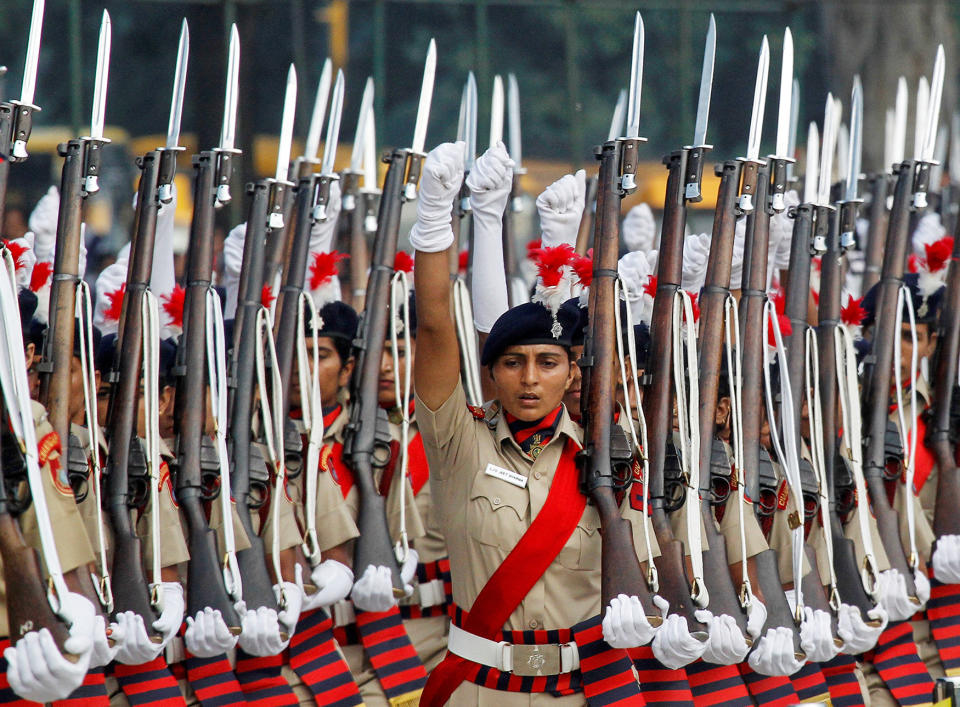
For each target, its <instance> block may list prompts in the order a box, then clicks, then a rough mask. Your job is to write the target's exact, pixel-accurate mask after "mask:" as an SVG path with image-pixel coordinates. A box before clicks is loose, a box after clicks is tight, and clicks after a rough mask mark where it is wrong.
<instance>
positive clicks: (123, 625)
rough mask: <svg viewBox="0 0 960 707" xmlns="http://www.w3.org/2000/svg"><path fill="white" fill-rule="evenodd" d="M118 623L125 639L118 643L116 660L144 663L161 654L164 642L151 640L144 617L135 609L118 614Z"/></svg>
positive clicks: (136, 663) (137, 663) (124, 662)
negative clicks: (134, 610)
mask: <svg viewBox="0 0 960 707" xmlns="http://www.w3.org/2000/svg"><path fill="white" fill-rule="evenodd" d="M116 624H117V626H119V627H120V633H121V634H122V636H123V641H122V642H118V643H117V656H116V661H117V662H118V663H123V664H124V665H143V664H144V663H149V662H150V661H151V660H153V659H154V658H156V657H157V656H158V655H160V653H161V651H163V644H162V643H154V642H153V641H152V640H150V635H149V634H148V633H147V627H146V625H145V624H144V623H143V617H142V616H140V615H139V614H136V613H134V612H133V611H123V612H120V613H119V614H117V616H116Z"/></svg>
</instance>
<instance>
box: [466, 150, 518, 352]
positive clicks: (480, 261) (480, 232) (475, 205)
mask: <svg viewBox="0 0 960 707" xmlns="http://www.w3.org/2000/svg"><path fill="white" fill-rule="evenodd" d="M512 184H513V160H511V159H510V155H508V154H507V150H506V148H505V147H504V146H503V143H502V142H498V143H497V144H496V145H494V146H493V147H491V148H490V149H489V150H487V151H486V152H485V153H483V155H481V156H480V157H479V158H478V159H477V161H476V164H474V166H473V169H471V170H470V174H469V175H467V186H468V187H469V188H470V206H471V208H472V209H473V277H474V280H475V281H476V282H482V283H483V287H474V288H473V289H472V291H471V293H470V294H471V297H472V299H473V321H474V324H475V325H476V327H477V330H478V331H482V332H484V333H487V332H489V331H490V329H491V327H493V324H494V322H496V321H497V319H498V318H499V316H500V315H501V314H503V313H504V312H506V311H507V302H508V298H507V280H506V275H505V274H504V268H503V212H504V209H506V207H507V201H509V199H510V187H511V185H512Z"/></svg>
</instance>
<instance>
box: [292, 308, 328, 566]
mask: <svg viewBox="0 0 960 707" xmlns="http://www.w3.org/2000/svg"><path fill="white" fill-rule="evenodd" d="M307 311H309V312H310V328H311V332H310V334H311V338H312V340H313V347H312V350H311V352H308V351H307V323H306V321H305V318H306V312H307ZM318 318H319V315H318V314H317V307H316V305H315V304H314V302H313V297H311V296H310V295H309V294H308V293H306V292H301V293H300V306H299V307H297V343H296V346H297V376H298V378H299V380H300V390H301V391H303V395H302V396H301V403H300V406H301V409H302V417H301V420H302V422H303V426H304V429H305V431H306V434H307V454H306V468H305V470H304V482H305V486H306V498H305V499H304V510H305V512H306V526H307V527H306V532H305V533H304V537H303V554H304V555H306V557H307V559H308V560H309V561H310V565H311V566H312V567H316V566H317V565H318V564H320V543H319V541H318V539H317V480H318V479H317V474H319V468H318V467H319V465H320V449H321V447H322V446H323V401H322V400H321V399H320V372H319V353H318V348H317V347H318V342H317V339H318V338H319V336H320V324H319V322H318V321H317V320H318Z"/></svg>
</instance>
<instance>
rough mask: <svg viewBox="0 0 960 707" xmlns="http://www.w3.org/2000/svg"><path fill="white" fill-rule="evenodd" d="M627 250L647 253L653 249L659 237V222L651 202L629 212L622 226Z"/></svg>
mask: <svg viewBox="0 0 960 707" xmlns="http://www.w3.org/2000/svg"><path fill="white" fill-rule="evenodd" d="M620 230H621V232H622V233H623V242H624V243H625V244H626V246H627V250H630V251H637V250H639V251H640V252H642V253H646V252H647V251H648V250H653V242H654V241H655V240H656V238H657V224H656V221H654V218H653V211H651V210H650V205H649V204H646V203H644V204H639V205H637V206H634V207H633V208H632V209H630V211H628V212H627V215H626V217H625V218H624V219H623V225H622V226H621V228H620Z"/></svg>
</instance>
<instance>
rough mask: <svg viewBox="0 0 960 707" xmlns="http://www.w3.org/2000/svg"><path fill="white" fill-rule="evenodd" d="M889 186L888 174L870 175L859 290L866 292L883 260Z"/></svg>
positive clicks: (875, 278) (873, 281) (878, 273)
mask: <svg viewBox="0 0 960 707" xmlns="http://www.w3.org/2000/svg"><path fill="white" fill-rule="evenodd" d="M889 188H890V176H889V175H888V174H887V173H886V172H879V173H877V174H873V175H871V176H870V193H871V195H872V200H871V202H870V212H869V213H870V215H869V226H868V228H867V247H866V252H865V253H864V255H865V256H866V258H865V261H866V262H865V263H864V269H863V284H862V286H861V291H863V292H866V291H867V290H869V289H870V288H871V287H873V286H874V285H876V284H877V282H879V280H880V263H881V262H882V261H883V244H884V241H886V239H887V217H888V214H887V192H888V191H889Z"/></svg>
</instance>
